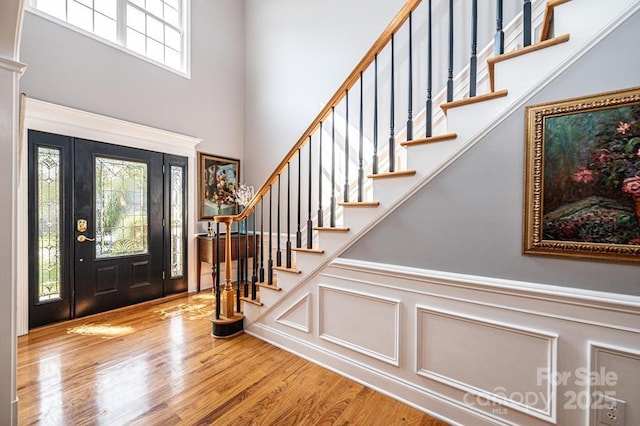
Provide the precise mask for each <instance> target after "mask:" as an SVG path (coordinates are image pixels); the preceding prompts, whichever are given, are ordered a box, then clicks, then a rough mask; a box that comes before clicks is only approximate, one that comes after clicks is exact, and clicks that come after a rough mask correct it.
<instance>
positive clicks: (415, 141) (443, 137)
mask: <svg viewBox="0 0 640 426" xmlns="http://www.w3.org/2000/svg"><path fill="white" fill-rule="evenodd" d="M457 137H458V134H457V133H445V134H443V135H435V136H429V137H426V138H421V139H413V140H410V141H406V142H402V143H400V145H401V146H404V147H408V146H416V145H424V144H427V143H435V142H444V141H450V140H453V139H456V138H457Z"/></svg>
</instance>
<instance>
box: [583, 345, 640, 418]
mask: <svg viewBox="0 0 640 426" xmlns="http://www.w3.org/2000/svg"><path fill="white" fill-rule="evenodd" d="M589 347H590V355H591V363H590V369H589V370H587V371H588V372H592V373H590V375H587V374H588V373H586V372H585V374H581V376H580V378H581V379H582V380H588V381H589V384H590V385H591V386H590V392H589V394H590V395H591V408H592V409H591V412H590V422H589V424H590V425H592V426H597V425H598V424H599V423H598V416H597V413H596V411H595V409H596V408H598V407H597V406H598V405H602V404H604V402H603V400H602V397H601V395H603V396H605V395H606V396H609V397H612V398H615V399H617V400H620V401H624V402H625V405H626V407H625V413H624V414H625V423H624V424H625V425H640V351H638V349H637V348H636V349H635V350H634V349H630V348H623V347H615V346H611V345H607V344H604V343H595V342H589ZM581 402H582V401H580V399H579V398H576V405H578V404H579V403H581Z"/></svg>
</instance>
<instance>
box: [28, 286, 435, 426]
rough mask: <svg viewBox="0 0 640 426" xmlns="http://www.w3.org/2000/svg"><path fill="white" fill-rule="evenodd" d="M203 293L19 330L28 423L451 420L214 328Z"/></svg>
mask: <svg viewBox="0 0 640 426" xmlns="http://www.w3.org/2000/svg"><path fill="white" fill-rule="evenodd" d="M212 302H213V300H212V297H211V294H210V293H207V292H203V293H199V294H195V295H190V296H181V297H179V298H173V299H171V300H162V301H156V302H150V303H146V304H142V305H138V306H134V307H130V308H126V309H122V310H118V311H114V312H110V313H105V314H99V315H95V316H92V317H88V318H84V319H79V320H74V321H71V322H67V323H64V324H58V325H54V326H50V327H45V328H41V329H38V330H34V331H32V332H31V333H30V334H29V335H27V336H22V337H20V338H19V339H18V397H19V424H21V425H31V424H42V425H74V426H75V425H120V424H127V425H160V424H162V425H212V424H215V425H245V424H254V425H316V424H325V425H346V424H353V425H400V424H403V425H404V424H411V425H433V426H442V425H446V424H445V423H443V422H441V421H439V420H435V419H433V418H432V417H430V416H428V415H426V414H424V413H422V412H420V411H418V410H416V409H414V408H411V407H409V406H407V405H404V404H402V403H400V402H397V401H395V400H393V399H391V398H388V397H386V396H384V395H382V394H380V393H378V392H375V391H373V390H371V389H369V388H366V387H364V386H362V385H360V384H358V383H356V382H353V381H351V380H348V379H346V378H344V377H342V376H339V375H338V374H335V373H333V372H331V371H329V370H326V369H324V368H322V367H319V366H317V365H315V364H312V363H310V362H308V361H306V360H304V359H302V358H299V357H297V356H295V355H292V354H290V353H288V352H285V351H283V350H281V349H278V348H276V347H275V346H272V345H270V344H268V343H265V342H263V341H261V340H258V339H256V338H253V337H251V336H249V335H246V334H243V335H240V336H238V337H235V338H232V339H227V340H215V339H213V338H212V337H211V335H210V332H211V324H210V322H209V315H210V314H211V305H212Z"/></svg>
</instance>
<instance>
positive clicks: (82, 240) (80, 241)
mask: <svg viewBox="0 0 640 426" xmlns="http://www.w3.org/2000/svg"><path fill="white" fill-rule="evenodd" d="M76 240H78V242H79V243H84V242H85V241H95V239H93V238H89V237H87V236H86V235H78V238H76Z"/></svg>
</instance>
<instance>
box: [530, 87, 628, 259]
mask: <svg viewBox="0 0 640 426" xmlns="http://www.w3.org/2000/svg"><path fill="white" fill-rule="evenodd" d="M526 119H527V131H526V153H525V157H526V158H525V168H526V171H525V203H524V204H525V206H524V210H525V214H524V244H523V251H524V252H525V253H531V254H546V255H553V256H565V257H573V258H587V259H597V260H611V261H624V262H638V261H640V87H638V88H631V89H626V90H620V91H616V92H610V93H602V94H597V95H592V96H587V97H582V98H576V99H569V100H564V101H560V102H555V103H550V104H544V105H534V106H529V107H527V108H526Z"/></svg>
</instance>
